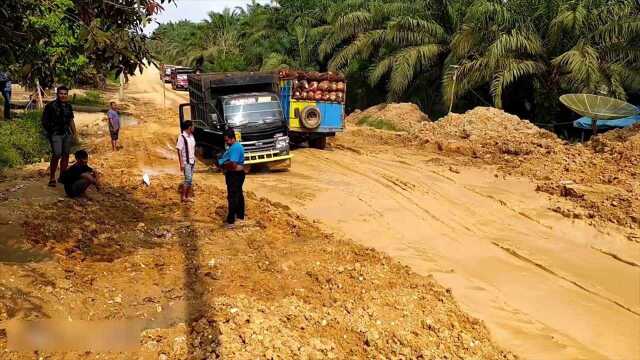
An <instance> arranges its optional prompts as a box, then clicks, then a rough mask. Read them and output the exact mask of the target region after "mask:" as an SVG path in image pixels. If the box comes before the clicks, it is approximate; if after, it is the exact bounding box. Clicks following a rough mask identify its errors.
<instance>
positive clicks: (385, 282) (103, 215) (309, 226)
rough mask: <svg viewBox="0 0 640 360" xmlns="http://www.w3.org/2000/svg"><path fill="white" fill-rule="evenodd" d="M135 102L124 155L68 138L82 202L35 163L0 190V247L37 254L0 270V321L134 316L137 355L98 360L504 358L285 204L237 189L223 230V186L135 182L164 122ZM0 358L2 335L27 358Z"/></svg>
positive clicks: (444, 304) (97, 142) (460, 318)
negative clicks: (231, 218) (86, 189)
mask: <svg viewBox="0 0 640 360" xmlns="http://www.w3.org/2000/svg"><path fill="white" fill-rule="evenodd" d="M146 106H148V105H145V104H137V106H136V107H133V109H137V110H135V111H137V114H136V116H137V118H140V117H143V118H145V119H153V120H154V121H155V122H157V123H152V122H147V121H144V120H143V121H141V122H140V123H139V124H137V125H136V126H135V127H129V128H124V129H123V131H122V133H121V139H122V141H123V145H124V150H122V151H119V152H116V153H112V152H110V151H109V150H108V146H107V141H106V139H104V138H95V133H93V134H94V135H93V138H92V137H91V136H92V135H91V134H92V131H93V130H91V129H92V128H95V129H96V131H97V127H96V125H95V124H94V125H91V124H88V125H87V127H86V128H83V129H81V131H83V133H84V134H85V136H87V137H89V138H90V139H91V140H92V141H91V143H90V144H89V147H90V148H91V149H93V151H92V156H91V160H90V161H91V163H92V164H93V165H94V166H95V167H96V168H98V169H99V170H101V171H102V172H103V178H104V181H105V189H104V191H103V192H101V193H92V194H91V195H92V196H93V197H94V201H91V202H78V201H74V200H69V199H66V198H64V197H63V195H62V190H61V189H60V188H59V187H58V188H57V189H55V190H50V189H48V188H46V187H44V186H45V185H44V182H43V181H42V179H44V175H45V174H44V165H40V166H36V167H35V170H32V171H31V172H23V173H21V174H20V177H21V178H20V180H19V182H20V184H21V185H23V186H24V187H23V188H20V187H18V188H16V184H15V183H11V182H9V181H10V180H6V181H4V182H3V183H0V191H1V192H3V193H6V196H5V197H3V198H2V200H0V201H2V207H3V211H2V212H0V217H1V218H0V232H3V233H4V232H5V230H6V231H9V230H10V231H11V233H12V238H11V242H10V243H8V244H6V245H7V246H9V247H10V248H11V247H15V248H16V249H17V248H20V249H32V250H34V249H35V250H37V252H38V253H40V254H45V255H46V257H47V259H44V260H42V261H35V262H31V261H29V262H24V263H22V262H18V263H13V264H10V263H2V262H0V273H1V274H3V275H2V276H0V323H2V321H5V320H9V319H16V318H17V319H41V318H52V319H62V320H106V319H108V320H122V321H127V322H134V323H135V324H140V323H141V322H142V324H143V325H136V326H140V327H141V329H142V339H141V348H140V349H139V350H138V351H135V352H130V353H111V354H100V358H102V359H127V358H143V359H186V358H190V356H191V357H195V358H206V357H210V358H218V357H220V358H228V359H244V358H246V359H250V358H251V359H255V358H269V359H272V358H273V359H276V358H282V359H285V358H336V359H341V358H380V357H385V358H414V359H419V358H424V359H434V358H438V359H440V358H445V359H466V358H480V359H512V358H514V356H513V355H511V354H510V353H507V352H504V351H502V350H500V349H498V348H497V347H496V346H495V345H494V344H493V343H492V342H491V341H490V339H489V334H488V332H487V330H486V328H485V326H484V325H483V324H482V323H480V322H479V321H477V320H474V319H472V318H470V317H469V316H467V315H465V314H464V313H463V312H462V311H461V310H460V308H459V307H458V306H457V305H456V303H455V302H454V300H453V298H452V296H451V294H450V292H449V291H447V290H446V289H444V288H443V287H441V286H440V285H438V284H436V283H435V282H434V281H433V280H432V279H431V278H425V277H421V276H418V275H416V274H414V273H412V272H411V271H410V270H409V269H408V268H407V267H404V266H401V265H399V264H398V263H397V262H396V261H394V260H392V259H390V258H389V257H387V256H385V255H382V254H381V253H379V252H376V251H374V250H371V249H368V248H364V247H362V246H358V245H355V244H353V243H352V242H350V241H347V240H343V239H340V238H337V237H334V236H332V235H328V234H327V233H324V232H323V231H321V230H320V229H319V228H318V227H317V226H316V225H315V224H313V223H311V222H309V221H307V220H305V219H304V218H301V217H300V216H298V215H296V214H295V213H293V212H292V211H290V210H289V209H288V208H287V207H286V206H283V205H279V204H277V203H272V202H270V201H268V200H266V199H261V198H257V197H255V196H254V195H251V194H249V195H248V199H247V202H248V212H249V214H248V216H249V219H250V220H249V223H248V224H246V225H244V226H242V227H241V228H239V229H237V230H235V231H229V230H226V229H224V228H223V227H222V226H221V225H222V219H223V216H224V212H225V209H226V204H225V200H224V190H223V189H222V188H219V187H217V186H214V185H210V184H204V185H202V184H198V185H197V186H196V194H197V201H196V203H195V204H194V205H192V206H183V205H181V204H180V203H179V202H178V194H177V193H176V185H177V184H178V183H179V182H180V176H179V175H173V174H171V173H170V172H169V171H167V172H169V173H164V174H160V175H156V176H153V178H152V185H151V186H150V187H145V186H143V185H141V181H140V175H141V169H140V168H139V167H138V164H137V162H138V161H142V162H148V160H151V162H152V163H154V164H160V165H162V166H164V164H165V163H164V161H169V159H163V158H162V157H161V156H160V155H158V154H162V153H163V151H159V150H162V148H163V147H164V146H165V145H166V144H165V141H164V137H165V135H164V134H165V133H164V131H165V130H166V128H167V126H169V125H168V123H167V124H164V123H160V122H161V120H160V119H157V118H155V119H154V118H152V117H149V114H148V113H146V112H144V111H143V110H142V109H144V108H145V107H146ZM149 111H152V110H149ZM173 115H175V114H173ZM171 119H173V117H171ZM167 164H168V163H167ZM174 165H175V164H174ZM199 171H200V172H199V174H198V176H217V175H216V174H214V173H208V171H207V170H206V169H204V168H201V169H200V170H199ZM14 181H15V180H14ZM39 186H41V187H43V188H44V190H38V195H37V196H38V197H37V198H33V197H32V196H35V195H34V194H33V193H32V192H31V189H33V188H38V189H40V188H39ZM35 250H34V251H35ZM0 255H2V254H0ZM158 321H160V322H158ZM6 348H7V337H6V332H3V331H0V352H1V353H2V354H3V355H2V356H1V357H2V358H3V359H5V358H6V359H23V358H32V354H26V353H17V352H10V351H7V350H6ZM39 355H40V356H41V357H45V358H51V359H57V358H64V359H80V358H83V359H84V358H87V357H92V356H97V354H95V353H94V354H92V353H85V352H68V353H53V354H49V353H44V352H40V353H39Z"/></svg>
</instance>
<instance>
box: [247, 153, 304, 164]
mask: <svg viewBox="0 0 640 360" xmlns="http://www.w3.org/2000/svg"><path fill="white" fill-rule="evenodd" d="M291 158H293V155H292V154H291V153H287V154H286V155H280V152H279V151H275V150H274V151H260V152H248V153H245V154H244V163H245V164H246V165H255V164H264V163H269V162H276V161H284V160H291Z"/></svg>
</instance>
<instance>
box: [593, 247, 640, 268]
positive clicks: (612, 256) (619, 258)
mask: <svg viewBox="0 0 640 360" xmlns="http://www.w3.org/2000/svg"><path fill="white" fill-rule="evenodd" d="M591 248H592V249H593V250H596V251H599V252H601V253H602V254H604V255H607V256H609V257H611V258H613V259H614V260H616V261H619V262H621V263H623V264H627V265H629V266H633V267H640V264H638V263H637V262H634V261H632V260H626V259H623V258H621V257H620V256H618V255H617V254H614V253H612V252H609V251H606V250H603V249H600V248H598V247H595V246H591Z"/></svg>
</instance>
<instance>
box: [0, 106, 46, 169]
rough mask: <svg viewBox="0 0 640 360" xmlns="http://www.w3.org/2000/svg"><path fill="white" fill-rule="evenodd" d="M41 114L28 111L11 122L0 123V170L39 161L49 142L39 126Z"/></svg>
mask: <svg viewBox="0 0 640 360" xmlns="http://www.w3.org/2000/svg"><path fill="white" fill-rule="evenodd" d="M41 117H42V113H41V112H40V111H29V112H25V113H24V114H22V115H20V116H19V117H17V118H16V119H15V120H13V121H3V122H0V169H3V168H7V167H16V166H20V165H25V164H30V163H34V162H38V161H41V160H42V159H43V158H46V157H48V154H49V142H48V141H47V140H46V138H45V137H44V131H43V129H42V125H41V124H40V118H41Z"/></svg>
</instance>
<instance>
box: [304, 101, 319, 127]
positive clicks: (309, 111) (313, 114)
mask: <svg viewBox="0 0 640 360" xmlns="http://www.w3.org/2000/svg"><path fill="white" fill-rule="evenodd" d="M321 121H322V114H321V113H320V109H318V108H317V107H316V106H307V107H305V108H304V109H302V113H301V114H300V122H301V123H302V126H304V127H305V128H307V129H316V128H318V127H319V126H320V122H321Z"/></svg>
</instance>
